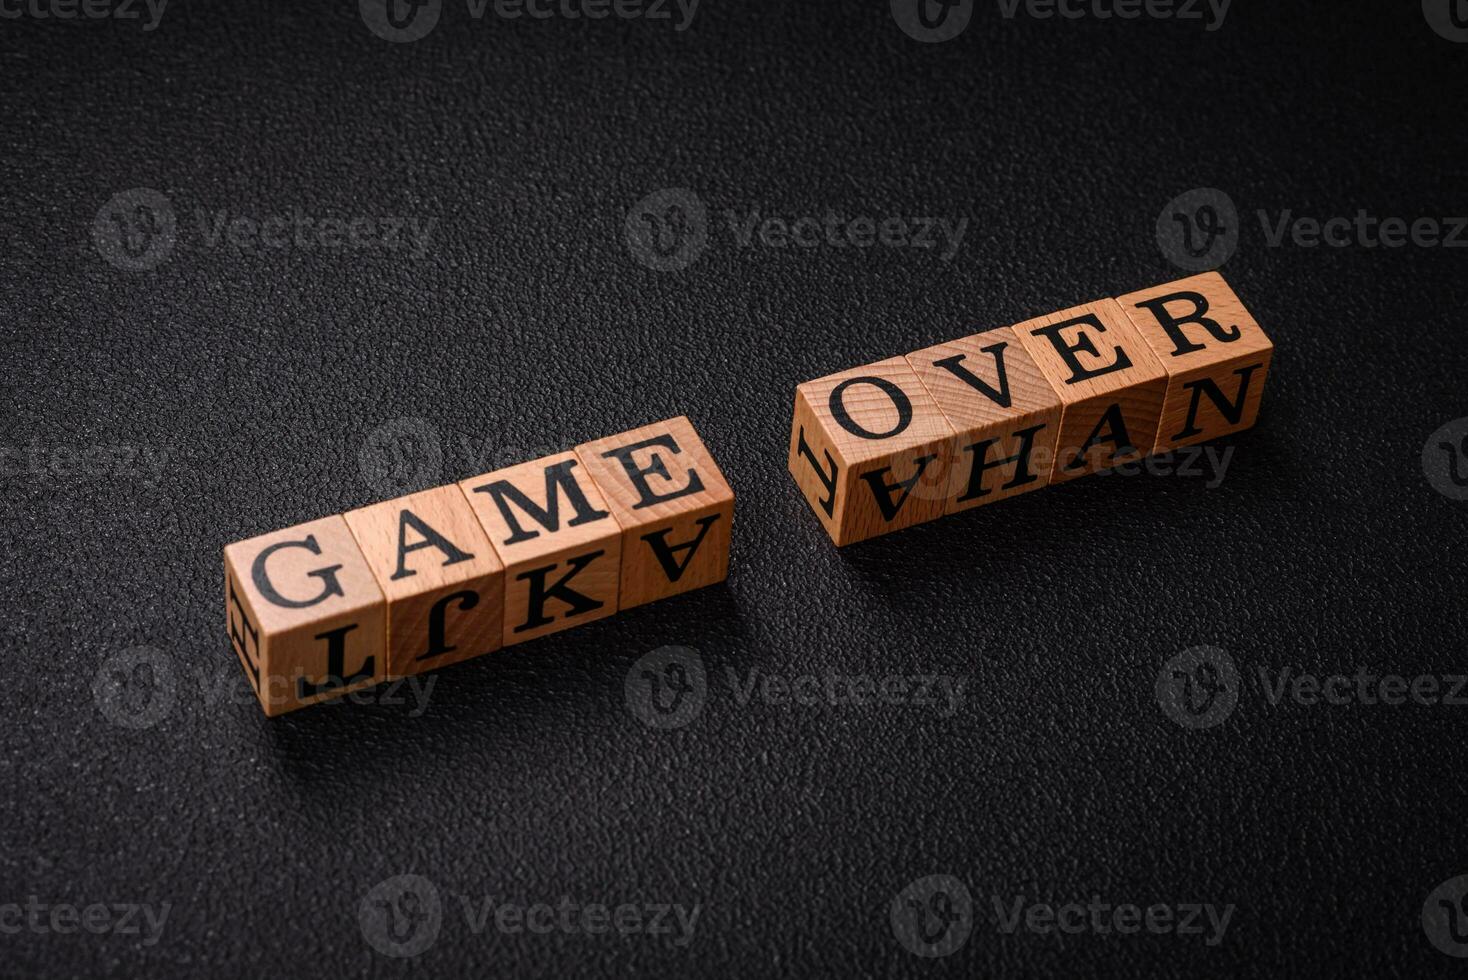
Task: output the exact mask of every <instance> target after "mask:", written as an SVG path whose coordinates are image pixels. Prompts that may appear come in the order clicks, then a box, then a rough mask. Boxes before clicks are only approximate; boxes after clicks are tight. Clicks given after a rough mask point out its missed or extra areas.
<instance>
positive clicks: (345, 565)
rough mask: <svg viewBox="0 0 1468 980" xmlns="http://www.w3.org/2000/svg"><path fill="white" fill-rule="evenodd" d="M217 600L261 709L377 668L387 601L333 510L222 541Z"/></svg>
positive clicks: (314, 697)
mask: <svg viewBox="0 0 1468 980" xmlns="http://www.w3.org/2000/svg"><path fill="white" fill-rule="evenodd" d="M224 602H225V620H226V628H227V629H228V631H229V638H230V644H231V645H232V646H233V647H234V650H235V653H236V654H237V655H238V656H239V658H240V662H241V663H242V664H243V665H244V668H245V672H246V674H248V675H249V678H250V683H251V685H252V686H253V687H254V689H255V694H256V696H257V697H259V699H260V705H261V707H263V708H264V709H265V713H266V714H267V715H279V714H284V713H285V712H287V711H292V710H294V709H296V708H300V707H303V706H305V705H307V704H313V703H315V702H317V701H321V700H324V699H326V698H332V697H336V696H338V695H341V694H345V693H347V692H348V691H354V690H357V689H359V688H363V687H370V686H371V685H373V684H376V683H378V682H379V681H381V680H383V678H384V677H385V676H386V670H387V615H386V613H387V604H386V602H385V601H384V600H383V595H382V591H381V590H380V589H379V588H378V587H377V581H376V579H375V578H374V577H373V575H372V570H371V569H370V568H369V567H368V565H367V559H366V558H364V557H363V556H362V552H361V550H360V549H359V548H358V547H357V542H356V540H355V539H354V538H353V537H352V532H351V531H350V530H349V529H348V527H347V522H346V521H345V520H343V519H342V518H341V517H340V516H334V517H326V518H323V519H321V520H319V521H311V522H309V523H306V524H300V525H297V526H296V527H292V528H287V529H286V530H284V531H273V532H271V533H270V534H262V535H260V536H259V537H256V538H250V539H249V540H247V541H236V542H235V543H234V544H231V545H227V546H225V549H224Z"/></svg>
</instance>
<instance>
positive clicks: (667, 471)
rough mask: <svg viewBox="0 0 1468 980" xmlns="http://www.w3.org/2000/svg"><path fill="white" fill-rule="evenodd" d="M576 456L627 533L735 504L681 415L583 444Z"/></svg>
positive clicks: (700, 441)
mask: <svg viewBox="0 0 1468 980" xmlns="http://www.w3.org/2000/svg"><path fill="white" fill-rule="evenodd" d="M576 455H577V456H579V457H580V459H581V463H582V465H583V466H585V467H586V471H587V473H588V474H589V475H590V477H591V479H592V481H593V482H594V483H595V484H596V486H597V487H598V488H599V489H600V490H601V491H602V492H603V495H604V497H605V500H606V505H607V508H608V509H609V510H610V511H611V512H612V515H613V516H614V517H616V519H617V522H618V523H619V524H620V525H621V526H622V527H623V528H627V529H632V528H636V527H639V526H641V525H644V524H652V523H655V522H658V521H662V520H666V519H668V518H671V517H677V516H679V515H681V514H687V513H689V512H691V511H696V510H702V509H707V508H711V507H721V506H723V505H726V504H731V503H732V502H733V500H734V491H733V490H731V489H730V488H729V484H728V482H727V481H726V480H725V479H724V474H723V473H721V472H719V467H718V465H717V464H716V463H715V462H714V458H713V457H712V456H710V455H709V452H708V449H706V448H705V447H704V444H703V440H702V439H700V438H699V437H698V433H697V432H696V431H695V430H694V428H693V424H692V423H691V422H689V421H688V419H687V418H686V417H684V416H681V415H680V416H678V417H677V418H671V419H667V420H666V421H663V422H655V423H653V424H652V425H645V426H643V427H642V428H640V429H633V430H631V431H630V432H623V433H620V434H619V435H615V436H610V437H608V438H606V439H598V440H596V441H595V442H588V443H583V444H582V445H580V446H577V447H576Z"/></svg>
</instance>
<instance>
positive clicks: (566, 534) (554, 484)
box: [459, 451, 622, 567]
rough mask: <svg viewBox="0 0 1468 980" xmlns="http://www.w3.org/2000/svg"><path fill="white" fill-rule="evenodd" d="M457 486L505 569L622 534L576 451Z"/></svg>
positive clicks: (490, 474) (465, 481) (488, 474)
mask: <svg viewBox="0 0 1468 980" xmlns="http://www.w3.org/2000/svg"><path fill="white" fill-rule="evenodd" d="M459 487H460V488H461V489H462V491H463V493H464V496H465V497H466V498H467V499H468V501H469V506H470V508H471V509H472V510H473V511H474V516H475V517H477V518H478V519H479V523H480V525H481V526H482V527H483V528H484V531H485V533H486V534H488V535H489V539H490V541H491V542H492V543H493V545H494V548H495V551H496V552H498V554H499V557H500V560H501V561H503V562H504V563H505V565H506V566H507V567H508V566H510V565H514V564H516V563H517V562H521V561H528V560H533V559H536V558H540V557H544V556H545V555H549V554H554V553H556V552H561V551H566V550H568V549H573V548H578V547H580V546H582V545H586V544H592V543H594V542H597V541H602V540H604V539H606V538H607V537H608V536H609V535H610V536H618V535H620V534H621V530H622V528H621V525H620V524H618V523H617V520H616V518H614V517H613V516H612V513H611V511H610V510H609V509H608V506H607V501H606V498H605V497H603V496H602V493H601V491H600V490H598V489H597V486H596V482H595V481H594V480H592V478H591V474H590V473H588V472H587V470H586V467H584V466H582V465H581V460H580V459H579V458H578V457H577V455H576V454H575V453H574V452H569V451H568V452H564V453H557V454H556V455H554V456H545V457H543V458H541V459H537V460H533V461H531V462H529V463H520V464H518V465H516V466H507V467H505V468H504V469H502V470H495V471H494V472H493V473H486V474H484V475H483V476H476V477H474V478H472V479H469V480H464V481H462V482H461V483H460V484H459Z"/></svg>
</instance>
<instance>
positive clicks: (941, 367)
mask: <svg viewBox="0 0 1468 980" xmlns="http://www.w3.org/2000/svg"><path fill="white" fill-rule="evenodd" d="M907 362H908V363H909V364H910V365H912V370H913V372H914V373H915V374H916V375H917V376H918V380H920V381H921V382H922V383H923V387H924V388H926V389H927V391H928V394H930V395H931V396H932V397H933V401H934V402H936V403H937V405H938V408H939V410H940V411H942V413H943V414H944V415H945V416H946V417H947V419H948V423H949V425H951V426H952V427H953V429H954V431H955V432H956V433H957V435H958V441H957V444H956V459H955V463H954V466H953V471H952V474H953V475H952V479H951V481H950V485H949V490H948V493H947V504H946V508H945V511H946V513H950V514H952V513H956V512H957V511H962V510H969V509H971V508H974V507H978V506H981V505H983V504H988V503H993V502H994V501H996V500H1003V499H1005V498H1006V497H1013V496H1015V495H1016V494H1021V493H1026V492H1028V491H1030V490H1038V489H1040V488H1041V487H1043V486H1046V485H1047V484H1049V482H1050V471H1051V469H1052V467H1053V464H1054V462H1055V445H1056V441H1057V439H1058V438H1059V436H1060V416H1061V400H1060V395H1058V394H1057V393H1056V391H1055V388H1054V387H1053V386H1052V385H1051V384H1050V382H1049V381H1047V380H1046V378H1045V374H1044V372H1042V371H1041V370H1040V366H1039V365H1038V364H1036V363H1035V359H1034V358H1033V357H1031V356H1030V354H1029V352H1028V351H1027V350H1026V349H1025V345H1024V344H1023V343H1021V342H1020V339H1019V337H1018V336H1017V335H1016V334H1015V332H1014V330H1013V328H1011V327H1000V328H999V329H997V330H988V331H985V332H984V333H978V334H974V335H973V336H971V337H964V338H962V339H960V340H955V341H952V342H951V343H947V344H938V345H937V346H934V347H927V348H924V349H923V350H920V351H914V352H913V353H911V354H908V355H907Z"/></svg>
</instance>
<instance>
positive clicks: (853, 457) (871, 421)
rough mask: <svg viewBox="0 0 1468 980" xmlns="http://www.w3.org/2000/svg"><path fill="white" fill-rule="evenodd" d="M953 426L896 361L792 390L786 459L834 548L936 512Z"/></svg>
mask: <svg viewBox="0 0 1468 980" xmlns="http://www.w3.org/2000/svg"><path fill="white" fill-rule="evenodd" d="M954 441H955V440H954V432H953V428H952V426H950V425H949V424H948V420H947V419H946V418H945V417H944V415H943V413H942V412H941V411H940V410H939V408H938V404H937V402H935V401H934V400H933V396H932V395H930V394H928V391H927V389H926V388H924V387H923V384H922V382H921V381H919V380H918V376H917V375H916V374H915V373H914V372H913V369H912V367H911V366H909V364H908V363H907V360H906V359H905V358H902V357H893V358H889V359H887V360H885V361H878V362H877V363H876V364H868V365H867V366H865V367H859V368H854V369H852V370H850V371H843V372H841V373H840V374H833V375H831V376H829V377H826V378H820V379H818V380H816V381H807V382H806V383H805V384H802V385H800V386H798V387H797V388H796V389H795V418H794V420H793V421H792V423H791V426H790V452H789V458H788V465H789V468H790V473H791V475H792V476H794V477H795V482H796V484H797V485H798V486H799V487H800V491H801V493H803V494H804V495H805V497H806V499H807V500H808V501H809V502H810V505H811V507H812V509H814V510H815V512H816V516H817V517H818V518H819V519H820V521H821V525H822V526H823V527H825V529H826V532H827V533H828V534H830V536H831V540H832V541H834V542H836V544H837V545H838V546H839V545H846V544H851V543H852V542H855V541H862V540H865V539H866V538H872V537H876V536H877V535H879V534H886V533H888V532H889V531H896V530H899V529H901V528H905V527H911V526H912V525H914V524H920V523H922V522H923V521H929V520H932V519H933V518H935V517H938V516H940V515H942V514H943V512H944V509H945V506H946V503H947V497H948V495H949V494H948V489H949V482H950V480H951V479H952V467H953V461H954Z"/></svg>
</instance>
